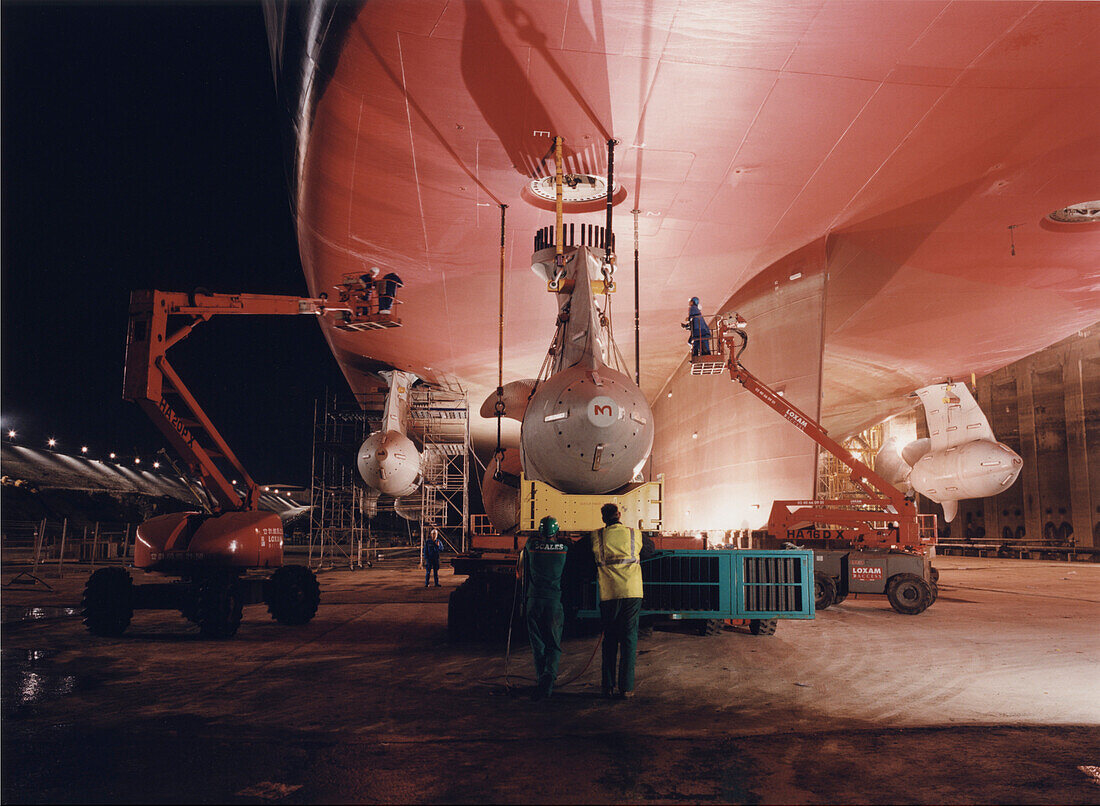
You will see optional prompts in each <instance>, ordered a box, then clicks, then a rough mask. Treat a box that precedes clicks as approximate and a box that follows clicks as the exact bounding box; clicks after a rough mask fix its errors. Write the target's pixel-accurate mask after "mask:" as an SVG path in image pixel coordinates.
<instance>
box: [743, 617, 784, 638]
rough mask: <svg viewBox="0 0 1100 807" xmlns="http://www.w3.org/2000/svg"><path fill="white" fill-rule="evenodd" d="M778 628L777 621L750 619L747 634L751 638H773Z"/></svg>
mask: <svg viewBox="0 0 1100 807" xmlns="http://www.w3.org/2000/svg"><path fill="white" fill-rule="evenodd" d="M778 626H779V620H778V619H750V620H749V633H751V634H752V635H753V636H774V635H775V629H776V628H777V627H778Z"/></svg>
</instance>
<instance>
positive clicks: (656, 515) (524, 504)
mask: <svg viewBox="0 0 1100 807" xmlns="http://www.w3.org/2000/svg"><path fill="white" fill-rule="evenodd" d="M664 481H665V477H664V474H661V475H660V476H658V477H657V481H656V482H642V483H637V484H635V485H633V486H632V487H630V488H629V489H628V490H627V491H626V492H625V493H619V494H611V493H601V494H579V493H562V492H561V491H560V490H557V489H556V488H553V487H551V486H550V485H547V484H546V483H545V482H536V481H534V480H532V479H527V477H524V476H521V477H520V488H519V490H520V497H519V506H520V517H519V527H518V529H519V531H520V532H537V531H538V528H539V522H540V521H542V519H543V518H544V517H545V516H553V517H554V518H556V519H557V520H558V526H559V528H560V529H561V531H562V532H589V531H591V530H598V529H599V528H600V527H602V526H603V520H602V519H601V518H600V508H601V507H603V506H604V505H605V504H607V503H608V502H614V503H615V504H617V505H618V506H619V511H620V512H621V513H622V523H623V524H625V525H626V526H628V527H635V528H639V529H643V530H653V531H659V530H660V529H661V521H662V507H663V498H664Z"/></svg>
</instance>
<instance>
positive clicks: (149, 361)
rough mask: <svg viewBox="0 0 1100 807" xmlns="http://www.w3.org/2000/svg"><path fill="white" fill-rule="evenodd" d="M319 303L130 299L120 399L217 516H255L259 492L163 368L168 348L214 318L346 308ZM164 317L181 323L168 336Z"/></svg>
mask: <svg viewBox="0 0 1100 807" xmlns="http://www.w3.org/2000/svg"><path fill="white" fill-rule="evenodd" d="M326 305H327V300H326V299H325V298H323V297H322V298H317V299H312V298H299V297H291V296H282V295H269V294H202V293H197V292H196V293H194V294H184V293H181V292H164V291H148V290H146V291H135V292H133V293H132V294H131V295H130V319H129V327H128V330H127V336H126V367H125V373H124V379H123V398H125V399H126V400H128V401H135V402H137V404H138V406H140V407H141V409H142V410H143V411H144V412H145V414H146V415H148V416H149V418H150V420H152V421H153V423H154V424H155V425H156V427H157V428H158V429H160V431H161V432H162V433H163V434H164V436H165V437H167V438H168V442H169V443H170V444H171V445H172V447H173V448H174V449H175V450H176V453H177V454H179V456H180V457H182V458H183V460H184V461H185V462H186V463H187V465H188V467H189V468H190V470H191V472H192V473H195V474H197V475H198V476H199V477H200V478H201V479H202V482H203V487H204V488H205V490H206V491H207V493H208V495H210V496H212V497H213V499H214V501H215V502H216V504H217V507H216V510H217V511H218V512H229V511H236V510H255V509H256V506H257V504H258V502H259V498H260V487H259V485H257V484H256V481H255V480H254V479H253V478H252V477H251V476H250V475H249V473H248V471H246V470H245V468H244V466H243V465H242V464H241V462H240V460H239V459H237V456H236V454H234V453H233V450H232V449H231V448H230V447H229V445H228V443H226V441H225V439H224V438H223V437H222V436H221V434H220V433H219V432H218V430H217V428H216V427H215V426H214V424H213V422H212V421H211V420H210V418H209V417H208V416H207V415H206V413H205V412H204V411H203V409H202V407H201V406H199V403H198V401H197V400H195V397H194V396H193V395H192V394H191V392H190V390H188V389H187V386H186V385H185V384H184V383H183V381H182V380H181V379H180V377H179V375H178V374H177V373H176V371H175V370H174V369H173V368H172V365H171V364H170V363H169V362H168V357H167V352H168V349H169V348H171V347H172V346H173V345H175V344H177V343H179V342H181V341H182V340H183V339H185V338H186V337H187V336H188V335H189V334H190V333H191V331H192V330H194V328H195V326H197V325H198V324H199V323H201V322H206V321H207V320H209V319H210V318H211V317H213V316H214V315H215V314H281V315H288V314H312V315H315V316H321V315H323V314H324V313H325V311H326V310H327V311H335V310H347V309H341V308H326ZM170 317H186V318H188V320H189V321H187V322H186V323H185V324H183V325H181V326H180V327H178V328H176V329H175V330H172V331H169V318H170ZM173 393H174V394H175V395H177V396H178V398H179V403H178V408H179V411H177V408H176V407H173V406H172V404H171V403H169V401H168V398H167V395H169V394H173ZM200 432H205V433H206V435H207V440H206V441H203V440H200V438H199V434H200ZM210 443H212V444H213V445H212V446H211V445H209V444H210ZM217 456H223V457H225V459H226V460H227V461H228V462H229V463H230V464H231V465H232V466H233V468H234V469H235V470H236V472H237V474H238V475H239V476H240V478H241V479H242V480H243V481H244V486H245V494H244V496H243V497H242V496H241V495H240V493H238V492H237V490H236V489H235V487H234V486H233V484H232V483H231V482H230V480H228V479H226V478H225V475H224V474H223V473H222V472H221V470H220V469H219V468H218V467H217V465H215V463H214V458H215V457H217Z"/></svg>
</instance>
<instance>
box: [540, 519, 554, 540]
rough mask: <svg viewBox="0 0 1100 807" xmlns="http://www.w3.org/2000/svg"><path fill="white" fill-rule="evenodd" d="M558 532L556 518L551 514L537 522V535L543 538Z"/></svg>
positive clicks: (550, 536)
mask: <svg viewBox="0 0 1100 807" xmlns="http://www.w3.org/2000/svg"><path fill="white" fill-rule="evenodd" d="M557 534H558V520H557V519H556V518H554V517H553V516H546V517H545V518H544V519H543V520H542V521H540V522H539V535H541V536H542V537H543V538H553V537H554V536H555V535H557Z"/></svg>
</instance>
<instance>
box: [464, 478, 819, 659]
mask: <svg viewBox="0 0 1100 807" xmlns="http://www.w3.org/2000/svg"><path fill="white" fill-rule="evenodd" d="M662 490H663V479H661V478H658V480H657V481H655V482H647V483H640V484H634V485H631V486H629V487H628V488H627V489H626V490H625V491H623V492H619V493H615V494H602V495H577V494H565V493H561V492H560V491H558V490H555V489H554V488H553V487H551V486H550V485H547V484H545V483H542V482H536V481H532V480H528V479H524V478H522V477H521V481H520V513H521V516H520V523H519V524H518V525H517V529H516V531H515V533H514V534H512V535H490V536H485V535H482V536H475V537H474V538H473V540H472V544H473V547H472V549H471V551H470V552H469V553H467V554H463V555H459V556H457V557H455V558H454V559H453V560H452V561H451V563H452V565H453V566H454V570H455V573H456V574H460V575H467V576H468V577H467V580H466V581H465V582H464V583H462V585H460V586H459V587H458V588H457V589H455V590H454V591H453V592H451V598H450V602H449V605H448V611H447V627H448V633H449V635H450V637H451V639H452V640H455V641H461V640H464V639H474V638H477V639H494V638H503V637H504V635H505V634H506V633H507V631H508V626H509V624H510V622H511V623H512V624H515V625H517V626H522V624H523V623H522V620H520V619H519V616H520V611H521V603H522V592H521V590H520V587H519V585H518V583H517V576H516V568H517V563H518V559H519V553H520V551H521V550H522V549H523V545H524V543H525V542H526V541H527V538H528V537H529V536H533V535H535V534H537V532H538V523H539V522H540V521H541V520H542V518H543V516H548V515H552V516H553V517H554V518H556V519H557V520H558V523H559V525H560V527H561V532H559V533H558V535H559V537H564V538H565V539H566V540H567V541H569V542H571V546H570V550H569V554H568V556H567V559H566V566H565V572H564V575H563V582H562V604H563V606H564V607H565V612H566V624H567V626H570V625H576V624H577V623H582V622H585V621H593V620H598V619H599V615H600V614H599V599H598V591H597V585H596V579H595V577H596V575H595V564H594V561H593V559H592V553H591V548H590V544H589V542H588V540H587V538H588V535H589V533H590V532H591V531H592V530H593V529H597V528H598V527H599V526H600V525H601V524H602V521H601V520H600V507H602V506H603V505H604V504H606V503H607V502H614V503H615V504H617V505H618V506H619V510H620V512H621V513H622V523H623V524H625V525H627V526H631V527H634V528H636V529H639V530H640V531H641V533H642V536H643V542H644V543H646V544H649V543H652V553H651V554H648V556H647V554H646V553H644V552H643V554H642V558H641V566H642V581H643V591H644V597H643V599H642V612H641V619H642V625H643V628H644V627H646V626H649V625H652V624H653V623H655V622H660V621H664V620H674V621H678V622H680V623H681V624H690V625H691V626H692V627H694V628H695V629H696V630H697V631H698V632H699V633H700V634H701V635H713V634H716V633H718V632H719V631H720V630H721V627H722V624H723V623H725V622H727V621H734V620H735V621H740V622H742V623H744V624H746V625H747V626H748V628H749V630H750V632H751V633H753V634H755V635H771V634H774V633H775V630H776V624H777V621H778V620H780V619H813V618H814V597H813V579H814V572H813V564H814V560H813V553H812V552H809V551H805V550H790V549H779V550H774V549H707V548H706V547H705V546H704V542H703V541H702V539H698V538H691V537H682V536H671V535H662V534H661V533H660V527H661V506H662V500H661V498H662Z"/></svg>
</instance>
